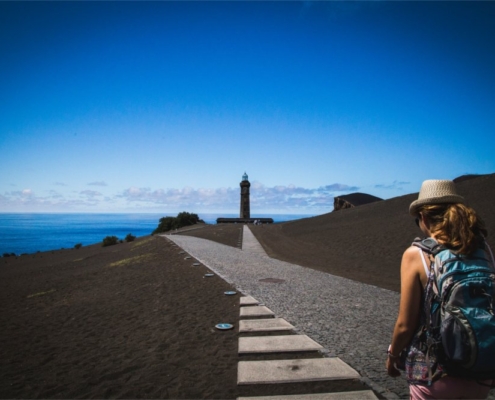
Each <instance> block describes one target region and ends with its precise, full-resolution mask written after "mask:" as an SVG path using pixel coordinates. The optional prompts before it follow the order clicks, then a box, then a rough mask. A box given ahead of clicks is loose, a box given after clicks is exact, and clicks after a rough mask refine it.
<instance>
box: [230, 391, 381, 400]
mask: <svg viewBox="0 0 495 400" xmlns="http://www.w3.org/2000/svg"><path fill="white" fill-rule="evenodd" d="M298 399H301V400H341V399H342V400H356V399H359V400H378V397H376V396H375V394H374V393H373V391H371V390H356V391H353V392H334V393H313V394H296V395H293V394H292V395H282V396H258V397H238V398H237V400H298Z"/></svg>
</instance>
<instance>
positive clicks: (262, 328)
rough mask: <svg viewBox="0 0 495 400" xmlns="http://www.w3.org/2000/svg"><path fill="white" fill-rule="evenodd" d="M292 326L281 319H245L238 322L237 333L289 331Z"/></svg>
mask: <svg viewBox="0 0 495 400" xmlns="http://www.w3.org/2000/svg"><path fill="white" fill-rule="evenodd" d="M293 329H294V326H293V325H291V324H290V323H288V322H287V321H286V320H285V319H283V318H265V319H246V320H240V321H239V332H270V331H291V330H293Z"/></svg>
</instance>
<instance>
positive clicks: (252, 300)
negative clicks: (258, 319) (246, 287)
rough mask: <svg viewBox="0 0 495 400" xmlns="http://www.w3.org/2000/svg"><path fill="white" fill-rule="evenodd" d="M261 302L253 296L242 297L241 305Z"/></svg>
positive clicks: (255, 304) (254, 304)
mask: <svg viewBox="0 0 495 400" xmlns="http://www.w3.org/2000/svg"><path fill="white" fill-rule="evenodd" d="M259 303H260V302H259V301H258V300H256V299H255V298H254V297H251V296H244V297H241V302H240V305H241V306H257V305H258V304H259Z"/></svg>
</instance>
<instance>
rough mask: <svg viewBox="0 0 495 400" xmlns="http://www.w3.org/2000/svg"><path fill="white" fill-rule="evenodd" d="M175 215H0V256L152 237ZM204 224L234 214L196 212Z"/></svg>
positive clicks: (286, 217) (280, 218) (279, 217)
mask: <svg viewBox="0 0 495 400" xmlns="http://www.w3.org/2000/svg"><path fill="white" fill-rule="evenodd" d="M176 215H177V213H152V212H139V213H138V212H130V213H123V212H122V213H121V212H97V213H94V212H23V213H19V212H0V256H4V255H6V254H9V255H10V254H15V255H17V256H18V255H22V254H33V253H37V252H45V251H54V250H60V249H71V248H74V246H75V245H76V244H81V245H82V246H88V245H93V244H97V243H101V242H102V240H103V238H105V237H106V236H117V237H118V238H119V239H121V240H124V238H125V236H126V235H127V234H129V233H130V234H132V235H133V236H136V237H142V236H147V235H151V233H152V232H153V230H154V229H155V228H156V227H157V226H158V223H159V219H160V218H162V217H165V216H176ZM197 215H198V216H199V218H200V219H202V220H203V221H204V222H205V223H206V224H211V225H213V224H216V219H217V218H219V217H225V218H236V217H238V216H239V215H238V214H233V213H197ZM313 216H314V215H311V214H253V215H252V218H273V220H274V223H280V222H287V221H292V220H297V219H302V218H310V217H313Z"/></svg>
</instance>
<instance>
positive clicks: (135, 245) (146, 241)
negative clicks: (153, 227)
mask: <svg viewBox="0 0 495 400" xmlns="http://www.w3.org/2000/svg"><path fill="white" fill-rule="evenodd" d="M152 240H154V238H152V237H150V238H148V239H145V240H141V241H140V242H136V243H134V244H133V245H132V248H131V251H134V250H136V248H138V247H139V246H142V245H144V244H148V243H150V242H151V241H152Z"/></svg>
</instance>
